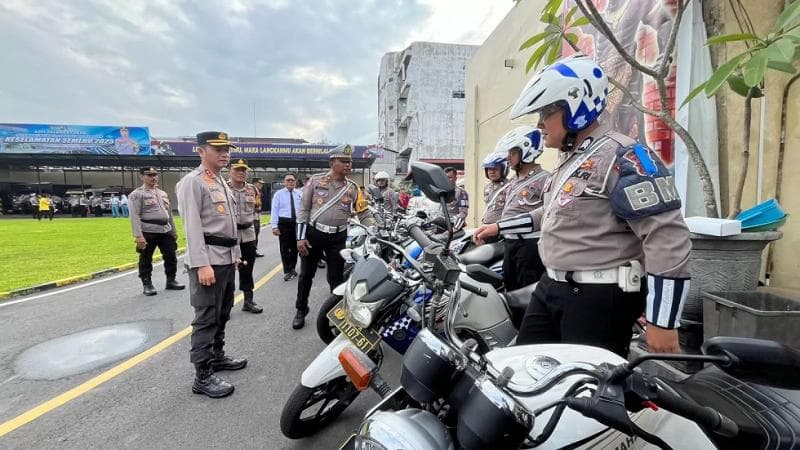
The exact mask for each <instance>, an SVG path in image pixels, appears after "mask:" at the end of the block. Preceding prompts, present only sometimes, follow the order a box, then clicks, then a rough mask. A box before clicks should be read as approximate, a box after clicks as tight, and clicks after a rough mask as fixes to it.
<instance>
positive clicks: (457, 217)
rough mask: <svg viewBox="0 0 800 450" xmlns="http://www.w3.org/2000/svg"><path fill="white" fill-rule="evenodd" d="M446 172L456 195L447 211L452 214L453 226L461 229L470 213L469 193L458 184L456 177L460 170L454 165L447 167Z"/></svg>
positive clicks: (448, 205)
mask: <svg viewBox="0 0 800 450" xmlns="http://www.w3.org/2000/svg"><path fill="white" fill-rule="evenodd" d="M444 173H445V175H447V179H448V180H450V184H451V185H452V186H453V187H454V188H455V190H456V195H455V198H454V199H453V201H452V202H450V203H448V204H447V212H448V213H449V214H450V220H451V221H452V222H453V228H455V229H456V230H460V229H461V228H463V227H464V223H466V221H467V213H469V195H467V191H465V190H464V188H461V187H459V186H456V178H457V177H458V172H457V171H456V169H455V168H453V167H445V168H444Z"/></svg>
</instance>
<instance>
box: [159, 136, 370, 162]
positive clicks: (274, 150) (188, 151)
mask: <svg viewBox="0 0 800 450" xmlns="http://www.w3.org/2000/svg"><path fill="white" fill-rule="evenodd" d="M236 146H237V148H236V149H234V150H233V151H231V157H232V158H245V159H251V158H252V159H259V158H275V159H278V158H280V159H328V152H329V151H330V150H331V149H333V148H335V147H336V146H335V145H319V144H266V143H261V142H237V143H236ZM151 148H152V149H153V154H156V155H165V156H193V155H196V154H197V144H196V143H195V142H185V141H157V140H153V141H152V142H151ZM369 158H373V159H375V158H378V159H380V158H383V148H381V147H378V146H374V145H372V146H366V145H355V146H353V159H369Z"/></svg>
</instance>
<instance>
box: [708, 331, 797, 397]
mask: <svg viewBox="0 0 800 450" xmlns="http://www.w3.org/2000/svg"><path fill="white" fill-rule="evenodd" d="M703 353H705V354H707V355H713V356H727V357H729V358H730V359H731V362H730V364H727V365H722V364H717V365H718V366H719V368H720V369H722V370H723V371H724V372H726V373H728V374H729V375H731V376H734V377H736V378H738V379H740V380H742V381H748V382H752V383H757V384H765V385H768V386H774V387H779V388H785V389H800V351H797V350H795V349H793V348H791V347H789V346H787V345H784V344H781V343H779V342H775V341H768V340H764V339H750V338H741V337H726V336H718V337H714V338H711V339H709V340H707V341H706V342H705V343H703Z"/></svg>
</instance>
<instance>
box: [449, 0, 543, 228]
mask: <svg viewBox="0 0 800 450" xmlns="http://www.w3.org/2000/svg"><path fill="white" fill-rule="evenodd" d="M545 3H546V2H545V1H544V0H522V1H521V2H519V4H517V6H515V7H514V8H512V9H511V11H510V12H509V14H508V15H507V16H506V17H505V18H504V19H503V21H502V22H500V24H499V25H498V26H497V28H495V30H494V32H492V34H491V35H490V36H489V37H488V38H487V39H486V41H485V42H484V43H483V45H481V47H480V49H478V51H477V52H475V54H474V55H473V56H472V58H470V60H469V61H468V62H467V78H466V85H465V90H466V100H467V105H466V112H465V128H466V130H465V131H466V137H465V143H466V150H465V158H464V172H465V173H466V178H465V182H464V187H465V189H467V192H468V193H469V198H470V209H469V217H468V218H467V220H468V223H470V224H472V225H477V224H478V222H479V221H480V218H481V217H482V216H483V211H484V210H485V209H486V208H485V205H484V202H483V185H484V182H485V181H486V178H485V177H484V174H483V170H482V169H481V168H480V163H481V160H482V159H483V158H484V157H485V156H486V155H487V154H489V153H490V152H492V151H493V150H494V146H495V144H496V143H497V140H498V139H500V137H501V136H503V135H504V134H505V133H506V132H508V131H509V130H510V129H511V128H513V127H515V126H519V125H523V124H533V118H534V116H527V117H523V118H520V119H518V120H516V121H514V122H511V120H509V117H508V114H509V112H510V110H511V106H512V105H513V104H514V101H515V100H516V99H517V96H518V95H519V93H520V91H521V90H522V88H523V87H524V86H525V83H526V82H527V80H528V78H529V76H528V75H527V74H526V73H525V65H526V64H527V62H528V57H529V56H530V54H531V53H532V50H530V49H529V50H526V51H524V52H520V51H519V46H520V44H522V43H523V42H525V40H526V39H528V38H529V37H531V36H533V35H534V34H536V33H539V32H540V31H543V30H544V27H543V26H542V25H541V24H540V23H539V20H538V19H537V18H538V17H539V13H540V11H541V8H542V7H543V6H544V4H545ZM506 59H510V60H511V61H513V63H512V64H513V66H514V67H513V68H506V67H504V62H505V60H506ZM531 75H533V73H531ZM556 155H557V153H556V150H552V149H548V150H546V151H545V153H544V154H543V155H542V156H541V157H540V158H539V159H538V162H539V163H541V164H542V166H543V167H544V168H545V169H552V168H553V167H554V166H555V161H556Z"/></svg>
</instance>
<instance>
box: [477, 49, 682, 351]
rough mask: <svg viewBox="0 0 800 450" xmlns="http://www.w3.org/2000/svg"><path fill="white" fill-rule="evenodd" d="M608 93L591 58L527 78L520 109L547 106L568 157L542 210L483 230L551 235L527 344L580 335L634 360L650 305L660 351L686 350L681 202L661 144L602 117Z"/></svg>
mask: <svg viewBox="0 0 800 450" xmlns="http://www.w3.org/2000/svg"><path fill="white" fill-rule="evenodd" d="M607 95H608V81H607V78H606V76H605V73H604V72H603V69H602V68H600V67H599V66H598V65H597V64H596V63H595V62H594V61H592V60H591V59H590V58H588V57H586V56H583V55H575V56H572V57H569V58H565V59H562V60H560V61H557V62H555V63H554V64H552V65H551V66H548V67H546V68H545V69H543V70H542V71H541V72H540V73H539V74H537V75H536V76H534V77H533V78H532V79H531V80H530V81H529V82H528V84H527V86H526V87H525V89H524V90H523V92H522V94H521V95H520V97H519V99H518V100H517V102H516V103H515V105H514V107H513V108H512V112H511V116H512V118H517V117H520V116H522V115H525V114H529V113H538V114H539V123H538V127H539V128H540V129H541V130H542V134H543V136H544V140H545V145H546V146H548V147H552V148H558V149H559V150H560V151H559V160H558V165H557V167H556V170H555V172H554V173H553V175H552V176H551V177H550V178H549V179H548V181H547V183H546V184H545V186H544V199H543V205H542V206H541V207H540V208H537V209H535V210H534V211H532V212H531V213H530V214H525V215H522V216H517V217H514V218H510V219H504V220H501V221H500V222H498V223H497V224H493V225H482V226H481V227H480V228H479V229H478V230H476V235H477V238H478V239H481V238H483V237H486V236H491V235H494V234H496V233H497V232H498V231H499V232H501V233H527V232H531V231H538V230H541V232H542V236H541V241H540V243H539V249H540V254H541V256H542V261H543V262H544V264H545V266H546V267H547V273H546V275H544V276H542V279H541V281H540V282H539V284H538V285H537V288H536V291H535V292H534V294H533V298H532V300H531V303H530V304H529V306H528V310H527V312H526V314H525V318H524V319H523V323H522V327H521V329H520V333H519V337H518V338H517V342H518V343H520V344H524V343H530V342H571V343H581V344H587V345H594V346H598V347H604V348H607V349H610V350H611V351H614V352H615V353H618V354H620V355H623V356H624V355H627V353H628V349H629V344H630V339H631V327H632V325H633V323H634V321H635V320H636V319H637V318H638V317H639V316H640V315H641V313H642V311H644V312H645V315H646V318H647V321H648V326H647V333H646V335H647V344H648V348H649V350H650V351H653V352H680V346H679V345H678V336H677V331H676V328H677V326H678V319H679V318H680V312H681V309H682V305H683V302H684V300H685V298H686V293H687V292H688V290H689V271H688V260H689V251H690V250H691V243H690V240H689V231H688V229H687V227H686V225H685V223H684V222H683V218H682V216H681V211H680V206H681V202H680V198H678V195H677V192H676V190H675V186H674V182H673V178H672V175H671V174H670V172H669V171H668V170H667V169H666V167H665V166H664V164H663V163H662V162H661V160H660V159H659V158H658V156H657V155H656V154H655V153H654V152H653V151H651V150H650V149H648V148H647V147H645V146H644V145H642V144H639V143H637V142H636V141H634V140H633V139H631V138H629V137H628V136H625V135H622V134H621V133H617V132H614V131H612V130H610V129H608V128H607V126H604V125H600V124H599V123H598V122H597V117H598V116H599V115H600V113H601V112H602V111H603V110H604V109H605V104H606V96H607ZM645 280H646V284H645V283H644V281H645Z"/></svg>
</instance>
